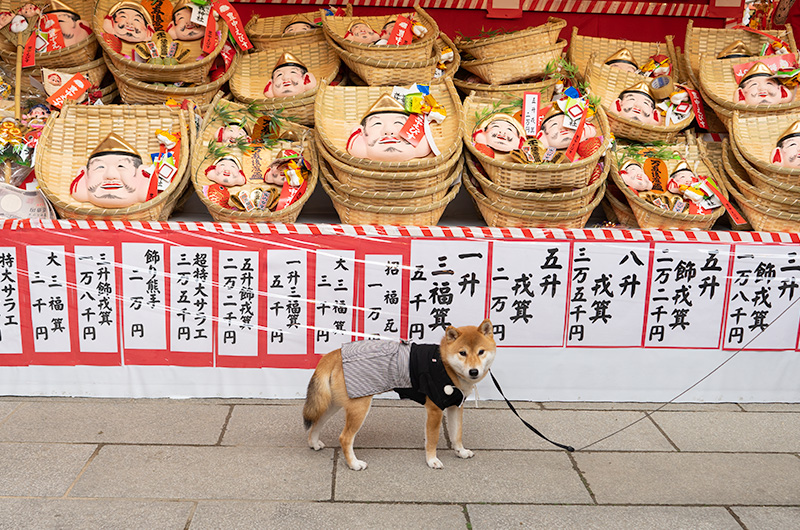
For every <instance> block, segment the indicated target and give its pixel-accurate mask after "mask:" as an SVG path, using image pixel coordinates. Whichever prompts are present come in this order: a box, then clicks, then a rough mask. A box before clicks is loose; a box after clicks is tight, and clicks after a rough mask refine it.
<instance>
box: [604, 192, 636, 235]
mask: <svg viewBox="0 0 800 530" xmlns="http://www.w3.org/2000/svg"><path fill="white" fill-rule="evenodd" d="M614 190H617V192H619V193H620V194H621V193H622V192H621V191H619V189H618V188H617V186H616V185H615V184H614V183H613V182H608V181H606V196H605V197H604V198H603V202H601V203H600V206H602V207H603V213H605V214H606V219H607V220H608V221H610V222H612V223H619V224H621V225H624V226H627V227H629V228H639V223H637V222H636V216H635V215H633V210H631V207H630V206H629V205H628V201H627V200H625V199H622V200H619V199H618V198H617V197H616V195H615V194H614Z"/></svg>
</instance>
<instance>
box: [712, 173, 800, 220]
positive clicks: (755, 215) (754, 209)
mask: <svg viewBox="0 0 800 530" xmlns="http://www.w3.org/2000/svg"><path fill="white" fill-rule="evenodd" d="M723 184H724V185H725V188H726V189H727V190H728V192H729V193H730V194H731V197H733V199H734V200H735V201H736V203H737V204H738V205H739V206H740V207H741V208H742V213H743V214H744V216H745V218H747V221H748V222H749V223H750V226H752V227H753V230H756V231H758V232H789V233H791V232H798V231H800V215H798V214H791V213H786V212H782V211H779V210H775V209H771V208H767V207H765V206H762V205H761V204H760V203H758V202H756V201H753V200H750V199H748V198H747V197H745V196H744V195H743V194H742V193H741V192H740V191H739V190H738V189H736V186H734V185H733V184H732V183H731V181H730V180H724V181H723Z"/></svg>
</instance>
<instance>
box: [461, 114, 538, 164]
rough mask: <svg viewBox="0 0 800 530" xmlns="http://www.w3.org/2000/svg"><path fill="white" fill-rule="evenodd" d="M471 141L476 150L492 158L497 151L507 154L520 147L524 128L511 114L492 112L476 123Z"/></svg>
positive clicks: (523, 141) (523, 136) (523, 139)
mask: <svg viewBox="0 0 800 530" xmlns="http://www.w3.org/2000/svg"><path fill="white" fill-rule="evenodd" d="M472 142H473V145H475V147H476V148H477V149H478V150H480V151H481V152H483V153H486V154H487V155H488V156H491V157H492V158H494V157H495V156H496V155H497V154H498V153H500V154H508V153H510V152H511V151H513V150H515V149H519V148H520V147H522V144H523V143H525V129H524V128H523V127H522V124H521V123H520V122H519V121H517V120H516V119H515V118H514V117H513V116H510V115H508V114H503V113H499V114H493V115H491V116H489V117H488V118H486V119H485V120H483V121H482V122H481V123H480V124H478V128H477V129H476V130H475V132H474V133H473V135H472ZM486 148H488V150H487V149H486Z"/></svg>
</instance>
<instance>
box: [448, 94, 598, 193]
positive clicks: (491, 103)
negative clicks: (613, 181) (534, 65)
mask: <svg viewBox="0 0 800 530" xmlns="http://www.w3.org/2000/svg"><path fill="white" fill-rule="evenodd" d="M505 106H511V107H514V102H513V101H511V100H506V99H501V100H498V99H496V98H485V97H479V96H476V95H474V94H473V95H470V96H469V97H467V99H465V100H464V126H463V131H464V133H463V140H464V144H465V145H466V146H467V149H468V150H469V152H470V153H472V155H473V156H474V157H475V159H476V160H477V161H478V162H479V163H480V165H481V166H482V167H483V169H484V170H485V171H486V174H487V175H488V177H489V179H490V180H491V181H492V182H494V183H495V184H498V185H500V186H504V187H506V188H509V189H513V190H549V189H553V188H583V187H585V186H587V185H588V184H589V181H590V179H591V176H592V174H593V173H594V171H595V167H596V166H597V163H598V162H599V161H600V158H601V157H602V156H603V154H604V153H605V151H606V150H607V149H608V147H609V146H610V145H611V140H612V138H611V134H610V129H609V126H608V120H607V118H606V116H605V113H604V112H603V111H602V110H601V109H599V108H598V109H597V112H596V113H595V116H594V118H593V121H594V127H596V129H597V136H598V137H600V136H602V138H603V140H602V143H601V142H600V140H599V138H598V140H597V143H599V144H600V145H599V146H598V148H597V149H596V150H594V151H593V152H592V153H591V154H590V155H588V156H586V157H585V158H581V159H579V160H575V161H574V162H566V163H541V164H536V163H520V162H517V161H514V160H513V159H511V158H508V157H491V156H489V155H488V154H487V153H486V152H485V150H483V149H479V148H478V147H476V146H475V143H474V138H473V133H475V131H476V130H477V129H478V126H479V125H480V124H481V122H483V121H484V120H485V119H486V118H488V117H491V116H492V115H493V114H494V113H495V112H496V111H497V110H498V109H499V108H502V107H505ZM519 111H521V107H519V108H517V112H519ZM509 113H511V114H513V111H509Z"/></svg>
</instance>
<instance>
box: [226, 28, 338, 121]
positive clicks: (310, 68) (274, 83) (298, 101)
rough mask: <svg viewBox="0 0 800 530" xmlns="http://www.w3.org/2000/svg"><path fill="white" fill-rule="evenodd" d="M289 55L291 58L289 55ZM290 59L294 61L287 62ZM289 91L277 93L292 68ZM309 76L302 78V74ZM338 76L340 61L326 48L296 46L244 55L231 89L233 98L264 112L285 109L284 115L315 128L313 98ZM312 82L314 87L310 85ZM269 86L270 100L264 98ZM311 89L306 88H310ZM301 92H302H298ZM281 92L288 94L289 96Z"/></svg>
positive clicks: (319, 46) (288, 81)
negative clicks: (284, 71)
mask: <svg viewBox="0 0 800 530" xmlns="http://www.w3.org/2000/svg"><path fill="white" fill-rule="evenodd" d="M287 54H289V55H287ZM287 57H291V60H290V59H287ZM292 65H294V69H293V71H292V72H290V74H291V75H293V77H292V78H287V79H286V80H285V84H286V86H287V88H286V89H285V90H284V89H278V88H277V87H278V85H279V84H280V83H281V79H280V77H281V71H282V69H286V68H292ZM303 71H304V72H305V74H306V76H302V72H303ZM338 73H339V57H338V56H337V55H336V54H335V53H334V52H333V50H331V48H330V47H329V46H327V45H325V44H318V43H315V44H297V45H294V46H293V47H292V48H286V49H283V48H273V49H271V50H268V51H261V52H255V53H251V54H248V55H244V56H243V57H242V58H241V60H240V61H239V64H238V65H237V67H236V69H235V72H234V73H233V77H232V78H231V82H230V87H231V92H232V93H233V95H234V97H235V98H236V99H237V100H239V101H242V102H245V103H258V104H259V105H261V106H262V107H263V109H264V110H266V111H270V110H277V109H281V108H283V109H284V115H285V116H289V117H291V118H294V119H296V120H297V122H298V123H301V124H303V125H313V124H314V98H315V97H316V94H317V89H318V83H321V82H326V83H330V82H331V81H333V79H334V78H335V77H336V76H337V74H338ZM312 78H313V83H311V82H309V81H310V80H311V79H312ZM268 86H270V88H272V90H271V92H270V93H271V94H272V95H271V96H267V95H266V94H265V90H266V88H267V87H268ZM309 86H310V87H312V88H307V87H309ZM298 91H299V92H298ZM280 92H288V95H284V94H281V93H280Z"/></svg>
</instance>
